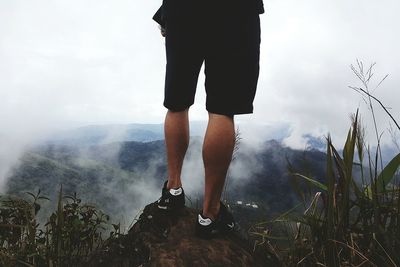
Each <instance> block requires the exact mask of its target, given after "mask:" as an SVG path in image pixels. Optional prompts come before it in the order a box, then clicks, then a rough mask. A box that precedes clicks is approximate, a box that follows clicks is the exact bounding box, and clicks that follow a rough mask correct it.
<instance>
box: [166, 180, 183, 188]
mask: <svg viewBox="0 0 400 267" xmlns="http://www.w3.org/2000/svg"><path fill="white" fill-rule="evenodd" d="M181 187H182V182H181V181H180V180H170V179H168V183H167V189H178V188H181Z"/></svg>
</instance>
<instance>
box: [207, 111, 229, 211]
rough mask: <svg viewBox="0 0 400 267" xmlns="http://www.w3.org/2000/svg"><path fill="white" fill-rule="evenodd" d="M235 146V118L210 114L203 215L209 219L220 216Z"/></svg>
mask: <svg viewBox="0 0 400 267" xmlns="http://www.w3.org/2000/svg"><path fill="white" fill-rule="evenodd" d="M234 146H235V126H234V120H233V116H232V117H229V116H225V115H218V114H213V113H209V120H208V126H207V131H206V135H205V138H204V143H203V162H204V168H205V192H204V203H203V215H204V216H206V217H208V218H211V219H215V218H216V217H217V215H218V212H219V208H220V199H221V194H222V190H223V188H224V183H225V178H226V174H227V171H228V168H229V165H230V162H231V160H232V154H233V149H234Z"/></svg>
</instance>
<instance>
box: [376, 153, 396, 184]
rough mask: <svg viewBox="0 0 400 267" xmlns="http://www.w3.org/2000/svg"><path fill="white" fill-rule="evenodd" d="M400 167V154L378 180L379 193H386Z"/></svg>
mask: <svg viewBox="0 0 400 267" xmlns="http://www.w3.org/2000/svg"><path fill="white" fill-rule="evenodd" d="M399 166H400V153H399V154H397V156H395V157H394V158H393V159H392V160H391V161H390V162H389V164H388V165H386V167H385V168H384V169H383V171H382V172H381V173H380V174H379V176H378V178H377V179H376V188H377V190H378V192H383V191H385V188H386V186H387V185H388V184H389V183H390V182H391V180H392V179H393V177H394V174H395V173H396V171H397V169H398V168H399Z"/></svg>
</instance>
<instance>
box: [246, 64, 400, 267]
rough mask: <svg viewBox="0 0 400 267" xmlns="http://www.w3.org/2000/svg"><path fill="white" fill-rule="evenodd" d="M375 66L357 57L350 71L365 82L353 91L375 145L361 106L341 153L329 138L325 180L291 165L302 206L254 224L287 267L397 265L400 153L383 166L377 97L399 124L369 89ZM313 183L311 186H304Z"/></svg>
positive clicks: (256, 232) (263, 241)
mask: <svg viewBox="0 0 400 267" xmlns="http://www.w3.org/2000/svg"><path fill="white" fill-rule="evenodd" d="M373 66H374V65H371V67H370V68H368V69H367V70H365V69H364V66H363V64H362V63H361V62H359V61H357V67H358V68H357V67H354V66H352V70H353V72H354V73H355V74H356V76H357V77H358V78H359V80H360V81H361V83H362V87H351V88H352V89H354V90H356V91H357V92H358V93H361V94H362V95H363V98H364V100H365V103H366V104H367V106H368V108H369V109H370V112H371V115H372V120H373V122H374V132H375V135H376V140H377V148H376V150H375V151H371V148H370V147H369V146H368V145H367V144H366V141H365V129H364V128H363V127H362V123H361V122H360V115H359V113H358V110H357V112H356V114H355V115H354V116H353V117H352V124H351V127H350V129H349V131H348V134H347V138H346V141H345V144H344V146H343V152H342V153H339V152H338V150H337V149H336V148H335V146H334V145H333V142H332V140H331V137H330V136H328V137H327V139H326V141H327V147H326V155H327V159H326V176H325V179H324V181H317V180H316V179H314V178H313V177H309V176H307V175H304V174H301V173H298V172H296V171H295V170H293V168H291V166H290V165H289V170H290V172H291V174H292V175H293V177H295V179H294V181H296V182H295V183H294V189H295V191H296V192H297V193H298V194H299V198H300V199H301V201H302V202H301V204H300V205H299V206H301V207H302V208H299V206H298V207H295V208H294V209H293V210H291V211H289V212H287V213H284V214H282V215H281V216H279V217H278V218H276V219H274V220H272V221H268V222H262V223H259V224H257V225H255V227H254V229H252V233H253V234H254V235H255V236H257V237H258V238H259V244H264V245H265V244H266V245H267V249H268V251H273V256H274V257H275V258H276V259H279V262H280V264H281V265H282V266H400V254H399V253H398V251H400V186H399V181H400V179H399V178H400V175H399V172H398V168H399V166H400V154H398V155H396V156H395V157H393V159H392V160H391V161H390V162H389V163H388V164H387V165H386V166H384V164H383V161H382V155H381V150H380V141H381V137H382V133H381V134H379V131H378V127H377V123H376V116H375V110H374V106H373V100H374V101H376V102H378V104H379V105H381V107H383V108H384V111H385V112H386V113H388V114H389V117H390V118H391V120H392V121H393V122H394V124H395V125H396V126H397V129H398V130H400V127H399V126H398V123H397V122H396V121H395V119H394V117H393V116H392V115H391V114H390V113H389V112H388V109H387V108H385V107H384V105H383V104H382V102H381V101H379V100H378V99H377V98H375V97H374V96H373V95H372V94H371V93H370V89H369V84H370V81H371V78H372V76H373V73H372V69H373ZM386 77H387V76H385V78H386ZM385 78H384V79H385ZM384 79H383V80H384ZM383 80H382V81H383ZM382 81H381V82H380V83H379V84H378V86H379V85H380V84H381V83H382ZM392 131H393V130H392ZM392 137H393V135H392ZM355 173H359V175H358V176H356V175H355ZM304 183H305V184H306V185H304ZM310 186H311V187H313V188H314V190H306V188H307V187H310ZM307 192H309V193H308V194H307ZM271 229H272V230H271ZM276 229H278V230H276ZM277 240H278V241H277Z"/></svg>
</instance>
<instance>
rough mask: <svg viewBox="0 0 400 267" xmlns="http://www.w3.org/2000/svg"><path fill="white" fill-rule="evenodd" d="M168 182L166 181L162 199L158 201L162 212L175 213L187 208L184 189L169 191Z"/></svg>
mask: <svg viewBox="0 0 400 267" xmlns="http://www.w3.org/2000/svg"><path fill="white" fill-rule="evenodd" d="M167 183H168V181H165V183H164V186H163V188H162V191H161V197H160V199H159V200H157V206H158V208H159V209H161V210H167V211H173V210H178V209H181V208H183V207H184V206H185V192H184V191H183V188H182V187H180V188H178V189H170V190H168V189H167Z"/></svg>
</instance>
